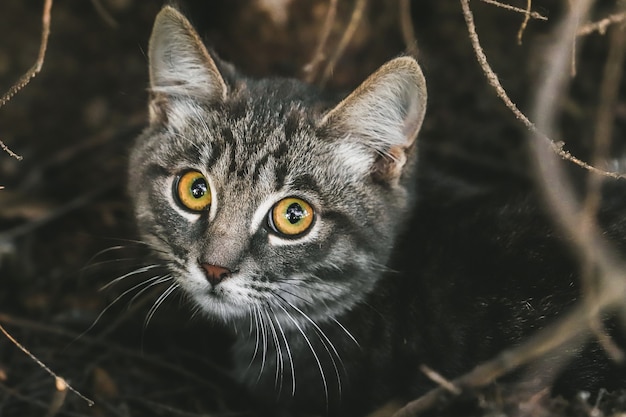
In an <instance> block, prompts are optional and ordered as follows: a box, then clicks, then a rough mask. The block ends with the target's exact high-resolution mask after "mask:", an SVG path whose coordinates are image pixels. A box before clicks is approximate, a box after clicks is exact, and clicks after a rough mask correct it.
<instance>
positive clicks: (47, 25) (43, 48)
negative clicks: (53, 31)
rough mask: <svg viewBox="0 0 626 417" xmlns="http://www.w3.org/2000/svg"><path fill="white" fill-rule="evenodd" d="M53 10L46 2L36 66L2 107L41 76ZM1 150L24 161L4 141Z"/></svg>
mask: <svg viewBox="0 0 626 417" xmlns="http://www.w3.org/2000/svg"><path fill="white" fill-rule="evenodd" d="M51 9H52V0H45V2H44V5H43V14H42V17H41V20H42V23H41V43H40V44H39V53H38V55H37V61H35V64H34V65H33V66H32V67H31V68H30V69H29V70H28V71H27V72H26V73H25V74H24V75H22V77H21V78H20V79H19V80H18V81H17V82H16V83H15V84H13V85H12V86H11V88H9V91H7V92H6V93H5V94H4V95H3V96H2V97H0V107H2V106H4V105H5V104H7V103H8V102H9V101H10V100H11V98H13V96H14V95H15V94H17V93H18V92H19V91H20V90H21V89H22V88H24V87H26V85H27V84H28V83H29V82H30V80H32V79H33V78H34V77H35V76H36V75H37V74H39V71H41V67H42V66H43V61H44V58H45V56H46V48H47V47H48V37H49V36H50V11H51ZM0 148H2V150H4V151H5V152H6V153H8V154H9V155H10V156H11V157H13V158H15V159H17V160H18V161H21V160H22V157H21V156H20V155H18V154H16V153H15V152H13V151H12V150H11V149H9V147H8V146H7V145H6V144H5V143H4V142H3V141H2V140H0Z"/></svg>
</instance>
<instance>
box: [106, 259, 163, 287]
mask: <svg viewBox="0 0 626 417" xmlns="http://www.w3.org/2000/svg"><path fill="white" fill-rule="evenodd" d="M161 266H162V265H160V264H152V265H147V266H144V267H142V268H138V269H135V270H134V271H131V272H129V273H127V274H124V275H122V276H121V277H117V278H115V279H114V280H113V281H111V282H109V283H107V284H105V285H103V286H102V287H101V288H100V291H102V290H105V289H107V288H109V287H110V286H112V285H115V284H117V283H118V282H120V281H122V280H124V279H126V278H128V277H131V276H133V275H137V274H141V273H144V272H148V271H150V270H152V269H154V268H160V267H161Z"/></svg>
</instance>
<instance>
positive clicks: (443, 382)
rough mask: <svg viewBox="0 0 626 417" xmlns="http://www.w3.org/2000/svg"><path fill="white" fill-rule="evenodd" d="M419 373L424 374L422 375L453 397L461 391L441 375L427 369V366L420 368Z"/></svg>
mask: <svg viewBox="0 0 626 417" xmlns="http://www.w3.org/2000/svg"><path fill="white" fill-rule="evenodd" d="M420 371H422V373H424V375H426V376H427V377H428V379H430V380H431V381H433V382H435V383H436V384H437V385H439V386H440V387H441V388H443V389H445V390H446V391H448V392H450V393H452V394H455V395H459V394H461V390H460V389H459V388H458V387H456V386H455V385H454V384H453V383H452V382H450V381H449V380H447V379H446V378H444V377H443V375H441V374H440V373H438V372H435V371H434V370H433V369H431V368H429V367H428V366H426V365H422V366H420Z"/></svg>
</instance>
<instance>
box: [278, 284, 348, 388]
mask: <svg viewBox="0 0 626 417" xmlns="http://www.w3.org/2000/svg"><path fill="white" fill-rule="evenodd" d="M278 297H279V298H280V299H282V300H283V301H284V302H285V303H287V304H288V305H289V306H290V307H291V308H293V309H294V310H295V311H297V312H298V313H299V314H300V315H301V316H302V317H304V318H305V320H306V321H308V322H309V323H311V325H313V328H314V329H315V330H316V334H317V335H318V338H319V339H320V341H321V342H322V345H323V346H324V349H326V352H327V353H328V357H329V358H330V360H331V362H332V364H333V368H334V370H335V375H336V377H337V386H338V390H339V396H340V397H341V392H342V385H341V374H340V373H339V368H338V367H337V362H336V361H335V358H334V357H333V353H334V356H335V357H336V358H337V360H338V361H339V364H340V365H341V367H342V368H343V370H344V372H345V366H344V364H343V360H342V359H341V356H340V355H339V352H337V349H336V348H335V345H334V344H333V343H332V342H331V341H330V339H329V338H328V336H326V333H324V331H323V330H322V329H321V328H320V327H319V326H318V325H317V323H315V321H313V319H311V318H310V317H309V316H308V314H306V313H305V312H304V311H302V310H300V309H299V308H298V307H297V306H296V305H295V304H293V303H291V302H289V301H288V300H285V299H284V298H283V297H281V296H278ZM331 350H332V352H331Z"/></svg>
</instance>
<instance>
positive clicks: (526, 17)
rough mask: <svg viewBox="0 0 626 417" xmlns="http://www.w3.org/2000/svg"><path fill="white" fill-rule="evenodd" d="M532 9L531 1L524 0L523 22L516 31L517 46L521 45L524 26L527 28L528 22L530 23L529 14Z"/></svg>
mask: <svg viewBox="0 0 626 417" xmlns="http://www.w3.org/2000/svg"><path fill="white" fill-rule="evenodd" d="M532 7H533V1H532V0H526V13H525V14H524V20H523V21H522V25H521V26H520V27H519V30H518V31H517V44H518V45H521V44H522V36H524V31H525V30H526V26H528V22H529V21H530V13H531V9H532Z"/></svg>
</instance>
